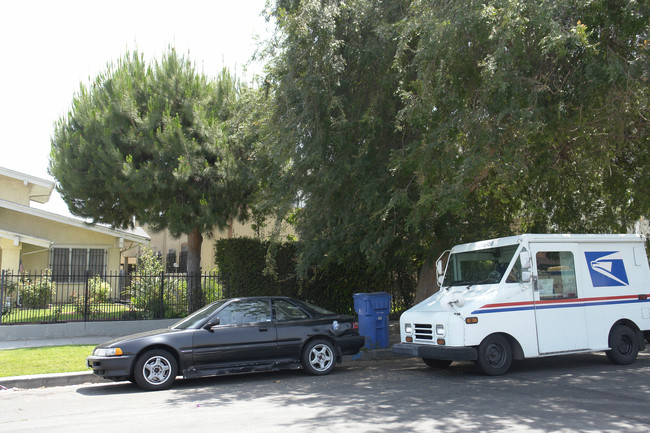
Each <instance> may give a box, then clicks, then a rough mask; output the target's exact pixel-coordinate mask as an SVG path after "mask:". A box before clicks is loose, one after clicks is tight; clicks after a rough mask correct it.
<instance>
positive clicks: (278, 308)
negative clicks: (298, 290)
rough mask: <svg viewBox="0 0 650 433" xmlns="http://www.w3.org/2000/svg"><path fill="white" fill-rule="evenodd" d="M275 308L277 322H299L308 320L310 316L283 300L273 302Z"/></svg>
mask: <svg viewBox="0 0 650 433" xmlns="http://www.w3.org/2000/svg"><path fill="white" fill-rule="evenodd" d="M273 308H274V310H275V319H276V320H280V321H282V320H297V319H306V318H308V317H309V316H308V315H307V313H305V312H304V311H302V310H301V309H300V308H298V307H296V306H295V305H293V304H292V303H291V302H287V301H284V300H282V299H279V300H275V301H273Z"/></svg>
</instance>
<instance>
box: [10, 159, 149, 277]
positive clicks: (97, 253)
mask: <svg viewBox="0 0 650 433" xmlns="http://www.w3.org/2000/svg"><path fill="white" fill-rule="evenodd" d="M53 189H54V183H53V182H51V181H49V180H45V179H40V178H38V177H34V176H30V175H27V174H24V173H20V172H17V171H13V170H10V169H7V168H3V167H0V269H1V270H3V271H10V272H13V273H18V272H22V271H23V270H24V271H28V272H42V271H44V270H46V269H49V270H51V271H52V273H53V274H57V275H58V278H59V279H61V278H66V276H70V278H72V275H73V274H77V273H79V272H85V271H90V272H92V273H95V274H109V273H119V272H120V270H121V269H124V268H125V266H126V265H127V263H128V262H129V257H133V259H131V260H132V261H134V260H135V257H136V256H137V250H138V248H139V247H140V246H141V245H143V244H145V245H148V244H149V243H150V241H151V238H150V237H149V235H148V234H147V233H146V232H145V231H144V230H143V229H142V228H136V229H134V230H116V229H112V228H110V227H106V226H101V225H90V224H87V223H86V222H85V221H83V220H80V219H78V218H74V217H71V216H66V215H59V214H56V213H52V212H48V211H45V210H42V209H38V208H35V207H33V206H31V204H32V202H36V203H47V202H48V201H49V200H50V197H51V194H52V191H53Z"/></svg>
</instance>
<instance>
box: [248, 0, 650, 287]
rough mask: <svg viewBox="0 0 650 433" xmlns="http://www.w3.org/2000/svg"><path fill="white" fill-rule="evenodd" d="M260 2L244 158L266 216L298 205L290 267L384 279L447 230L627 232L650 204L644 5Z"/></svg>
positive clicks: (417, 258) (435, 247)
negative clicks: (251, 130) (262, 111)
mask: <svg viewBox="0 0 650 433" xmlns="http://www.w3.org/2000/svg"><path fill="white" fill-rule="evenodd" d="M272 13H273V15H274V17H275V18H276V19H277V22H278V27H277V33H276V35H275V37H274V39H273V40H271V41H270V42H269V43H268V44H267V46H266V53H267V55H268V58H269V65H268V76H267V78H266V82H265V83H266V85H267V88H266V93H267V94H268V95H269V99H271V102H270V103H267V104H268V105H270V107H271V108H272V111H270V114H269V115H268V119H267V125H266V126H265V127H263V130H264V131H265V135H264V141H265V143H266V147H264V148H261V149H260V150H259V154H261V155H263V156H264V158H265V161H266V162H272V166H273V169H269V168H268V167H266V169H265V171H263V173H265V174H267V175H268V174H269V173H270V174H272V177H270V179H272V181H270V180H269V181H267V182H266V184H267V185H269V187H272V188H274V190H273V192H274V194H269V198H271V197H272V199H273V200H276V201H277V202H278V203H280V204H279V205H278V207H279V208H280V213H281V214H282V215H286V214H288V212H287V209H289V208H290V207H291V206H288V205H287V204H288V203H295V200H296V197H298V198H299V199H300V200H301V201H303V202H304V207H302V208H301V209H299V211H298V212H297V213H296V215H295V222H296V231H297V233H298V234H299V238H300V241H301V243H300V247H299V249H300V253H299V260H300V266H299V273H300V275H301V276H306V275H307V273H308V271H309V269H310V267H311V266H313V265H319V266H320V267H321V268H326V267H327V266H330V265H333V266H336V265H338V266H343V265H345V266H348V265H349V264H350V263H365V264H367V265H368V267H369V271H370V272H375V273H379V274H381V275H382V276H383V278H384V279H385V280H391V276H394V275H410V276H412V275H413V274H414V273H415V272H416V269H418V268H419V267H420V266H422V265H423V263H425V261H427V259H430V258H431V257H434V256H435V255H436V252H437V251H441V250H443V249H445V248H446V247H449V246H450V245H453V244H454V243H457V242H462V241H471V240H476V239H481V238H489V237H493V236H500V235H509V234H513V233H516V232H525V231H536V232H558V231H565V232H609V231H615V232H618V231H626V230H627V229H628V228H629V227H630V226H631V224H632V223H633V222H634V221H636V220H638V218H639V217H641V216H643V215H647V214H648V213H650V196H648V194H647V193H646V191H648V190H650V183H649V182H650V171H649V170H650V146H648V122H647V119H648V117H649V115H650V113H649V110H648V99H649V98H648V97H649V95H650V90H649V89H650V87H649V86H648V84H647V83H648V78H649V77H648V71H650V64H649V62H648V46H649V44H648V23H649V22H650V14H649V8H648V4H647V2H637V1H629V2H622V1H609V0H596V1H590V2H583V1H579V0H569V1H563V2H533V1H524V0H516V1H512V0H489V1H475V0H461V1H457V0H443V1H436V2H430V1H424V0H412V1H406V2H405V1H398V0H390V1H384V2H376V1H371V0H352V1H346V2H338V1H326V2H320V1H302V2H293V1H277V2H275V7H274V8H272ZM268 105H267V106H268ZM283 212H284V213H283ZM398 280H400V279H396V278H393V279H392V281H393V282H396V281H398ZM395 284H397V283H395Z"/></svg>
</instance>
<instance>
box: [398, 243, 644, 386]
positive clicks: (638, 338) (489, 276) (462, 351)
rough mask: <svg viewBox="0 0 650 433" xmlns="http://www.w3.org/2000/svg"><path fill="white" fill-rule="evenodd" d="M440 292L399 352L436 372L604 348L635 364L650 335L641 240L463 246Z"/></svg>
mask: <svg viewBox="0 0 650 433" xmlns="http://www.w3.org/2000/svg"><path fill="white" fill-rule="evenodd" d="M436 270H437V273H438V280H439V284H440V286H441V288H440V290H439V291H438V292H437V293H435V294H434V295H433V296H431V297H429V298H428V299H426V300H424V301H423V302H421V303H419V304H417V305H415V306H414V307H413V308H411V309H409V310H407V311H406V312H404V313H403V314H402V316H401V317H400V338H401V341H400V343H398V344H395V345H394V346H393V351H394V352H396V353H401V354H407V355H412V356H417V357H420V358H422V359H423V360H424V362H425V363H426V364H427V365H429V366H431V367H434V368H444V367H447V366H449V365H450V364H451V362H452V361H457V360H465V361H475V362H476V363H477V365H478V367H479V369H480V370H481V371H483V372H484V373H485V374H488V375H500V374H504V373H506V372H507V371H508V369H509V368H510V366H511V363H512V361H513V359H514V360H519V359H524V358H536V357H544V356H552V355H561V354H569V353H580V352H597V351H604V352H605V353H606V354H607V357H608V358H609V359H610V360H611V361H612V362H613V363H615V364H630V363H632V362H634V360H635V359H636V358H637V354H638V352H639V351H643V350H645V343H646V340H648V339H649V338H650V300H648V295H650V270H649V268H648V257H647V255H646V251H645V238H644V237H643V236H640V235H580V234H565V235H552V234H524V235H518V236H511V237H506V238H499V239H491V240H485V241H481V242H473V243H468V244H463V245H457V246H455V247H453V248H452V249H451V250H450V251H448V252H445V253H443V255H442V256H441V257H440V259H439V260H438V262H437V263H436Z"/></svg>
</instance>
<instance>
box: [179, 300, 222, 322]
mask: <svg viewBox="0 0 650 433" xmlns="http://www.w3.org/2000/svg"><path fill="white" fill-rule="evenodd" d="M227 301H228V300H226V299H224V300H221V301H217V302H213V303H212V304H209V305H206V306H205V307H203V308H201V309H200V310H197V311H195V312H194V313H192V314H190V315H189V316H187V317H186V318H184V319H181V320H180V321H178V322H176V323H174V324H173V325H172V326H170V328H171V329H192V328H198V327H199V326H201V325H202V324H203V322H205V321H206V320H207V319H208V317H210V316H212V314H214V312H215V311H217V310H218V309H219V308H221V307H222V306H223V305H224V304H225V303H226V302H227Z"/></svg>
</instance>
